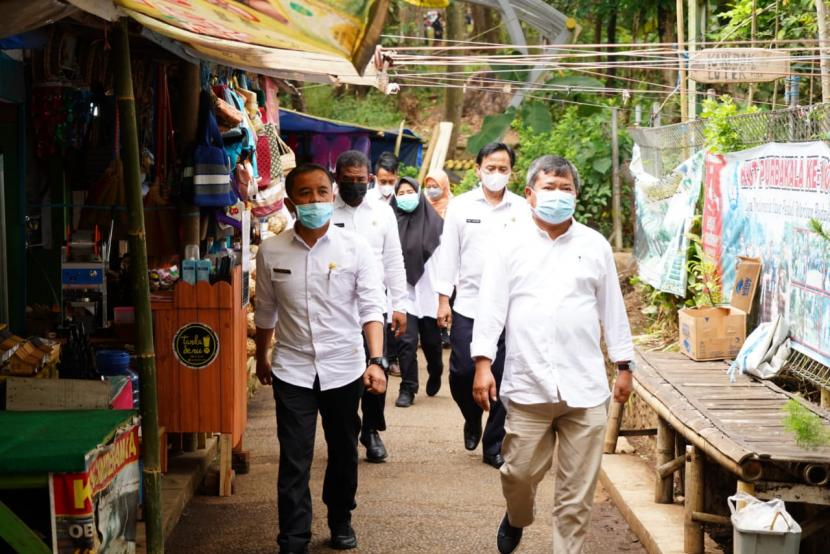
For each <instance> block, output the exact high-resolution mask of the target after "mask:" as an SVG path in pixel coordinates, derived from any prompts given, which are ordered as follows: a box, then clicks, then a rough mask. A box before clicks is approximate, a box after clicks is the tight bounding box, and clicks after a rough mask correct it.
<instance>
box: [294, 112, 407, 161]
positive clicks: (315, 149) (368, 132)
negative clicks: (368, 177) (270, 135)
mask: <svg viewBox="0 0 830 554" xmlns="http://www.w3.org/2000/svg"><path fill="white" fill-rule="evenodd" d="M280 134H281V135H282V137H283V139H284V140H285V141H286V142H287V143H288V144H289V146H291V148H292V149H293V150H294V152H295V153H296V155H297V161H299V162H308V161H314V162H315V163H320V164H321V165H328V166H329V167H332V166H333V165H334V160H335V159H336V158H337V155H338V154H339V153H340V152H342V151H343V150H348V149H350V148H354V149H356V150H360V151H362V152H364V153H365V154H366V155H367V156H369V159H370V160H371V162H372V166H373V167H374V164H375V162H376V161H377V159H378V157H379V156H380V155H381V153H383V152H392V151H394V149H395V141H396V139H397V137H398V130H397V129H394V130H389V131H385V130H383V129H376V128H372V127H364V126H362V125H355V124H352V123H347V122H344V121H335V120H331V119H325V118H322V117H315V116H312V115H308V114H304V113H300V112H295V111H293V110H286V109H283V108H280ZM422 151H423V141H422V139H421V138H420V137H419V136H418V135H416V134H415V133H413V132H412V131H411V130H409V129H404V134H403V140H402V141H401V150H400V155H399V158H400V160H401V162H402V163H404V164H406V165H410V166H420V164H421V158H422Z"/></svg>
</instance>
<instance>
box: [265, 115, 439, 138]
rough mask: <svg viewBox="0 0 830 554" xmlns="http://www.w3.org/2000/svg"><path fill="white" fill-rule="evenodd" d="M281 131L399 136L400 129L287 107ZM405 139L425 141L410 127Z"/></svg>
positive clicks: (406, 130)
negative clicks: (384, 127)
mask: <svg viewBox="0 0 830 554" xmlns="http://www.w3.org/2000/svg"><path fill="white" fill-rule="evenodd" d="M280 132H281V133H320V134H339V133H366V132H369V133H372V134H375V135H378V136H386V135H394V136H397V134H398V130H397V129H394V130H384V129H379V128H377V127H366V126H363V125H356V124H354V123H348V122H345V121H337V120H334V119H327V118H325V117H318V116H314V115H310V114H305V113H301V112H295V111H294V110H289V109H286V108H280ZM403 138H404V140H416V141H418V142H423V139H422V138H421V137H419V136H418V135H416V134H415V133H414V132H412V131H411V130H409V129H404V131H403Z"/></svg>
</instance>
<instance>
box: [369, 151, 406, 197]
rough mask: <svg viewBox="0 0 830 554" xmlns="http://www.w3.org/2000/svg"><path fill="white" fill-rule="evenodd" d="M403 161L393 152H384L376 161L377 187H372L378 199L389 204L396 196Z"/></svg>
mask: <svg viewBox="0 0 830 554" xmlns="http://www.w3.org/2000/svg"><path fill="white" fill-rule="evenodd" d="M400 165H401V163H400V161H398V157H397V156H396V155H395V154H393V153H392V152H383V153H382V154H381V155H380V156H379V157H378V161H377V162H375V188H373V189H372V192H374V196H375V198H376V199H377V200H380V201H382V202H385V203H387V204H389V203H390V202H391V201H392V198H394V197H395V185H397V184H398V181H399V180H400V175H398V168H399V167H400Z"/></svg>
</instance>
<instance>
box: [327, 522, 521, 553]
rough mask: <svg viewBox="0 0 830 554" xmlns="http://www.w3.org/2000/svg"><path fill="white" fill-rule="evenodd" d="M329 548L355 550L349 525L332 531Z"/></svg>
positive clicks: (353, 535) (343, 525)
mask: <svg viewBox="0 0 830 554" xmlns="http://www.w3.org/2000/svg"><path fill="white" fill-rule="evenodd" d="M520 531H521V530H520ZM331 547H332V548H333V549H335V550H351V549H352V548H357V535H355V534H354V529H352V525H351V523H344V524H342V525H339V526H337V528H336V529H332V531H331Z"/></svg>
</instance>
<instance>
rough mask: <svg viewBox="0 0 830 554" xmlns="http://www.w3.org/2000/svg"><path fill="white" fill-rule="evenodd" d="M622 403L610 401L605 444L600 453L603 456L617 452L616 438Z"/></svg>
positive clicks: (620, 423) (623, 405)
mask: <svg viewBox="0 0 830 554" xmlns="http://www.w3.org/2000/svg"><path fill="white" fill-rule="evenodd" d="M624 407H625V404H623V403H622V402H615V401H611V406H610V407H609V408H608V427H606V428H605V443H604V445H603V448H602V451H603V453H605V454H613V453H614V452H615V451H616V450H617V438H618V437H619V436H620V425H622V417H623V408H624Z"/></svg>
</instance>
